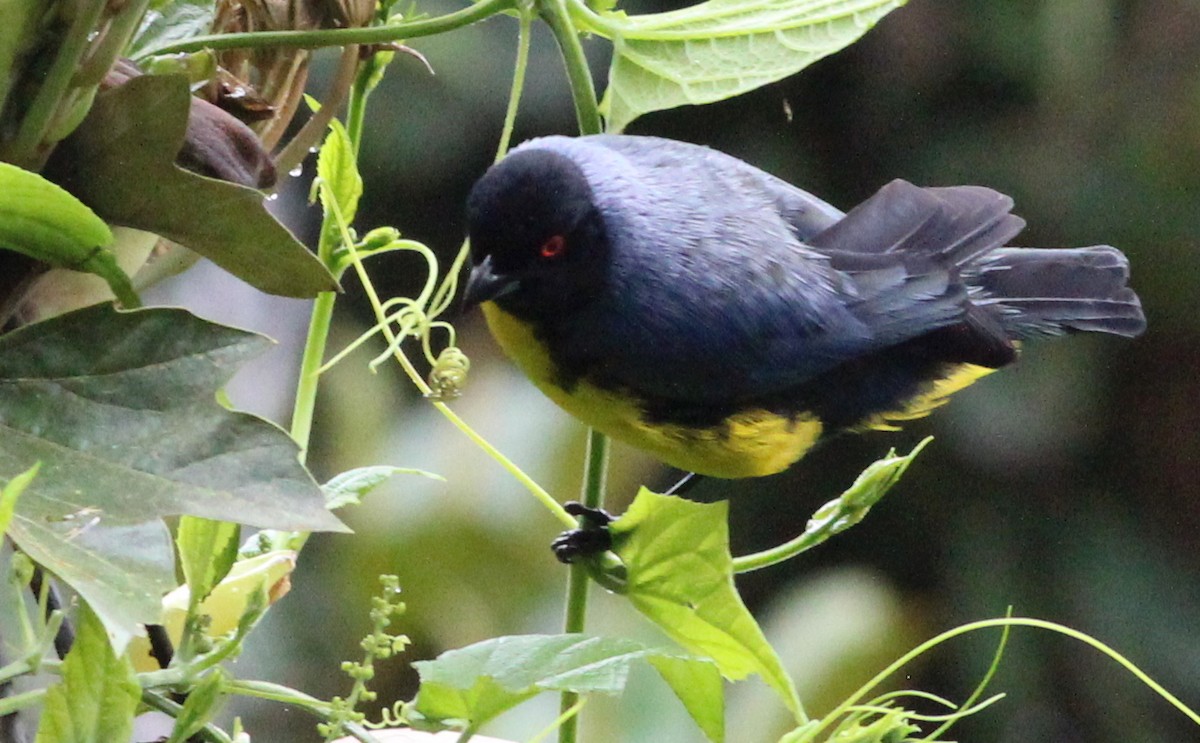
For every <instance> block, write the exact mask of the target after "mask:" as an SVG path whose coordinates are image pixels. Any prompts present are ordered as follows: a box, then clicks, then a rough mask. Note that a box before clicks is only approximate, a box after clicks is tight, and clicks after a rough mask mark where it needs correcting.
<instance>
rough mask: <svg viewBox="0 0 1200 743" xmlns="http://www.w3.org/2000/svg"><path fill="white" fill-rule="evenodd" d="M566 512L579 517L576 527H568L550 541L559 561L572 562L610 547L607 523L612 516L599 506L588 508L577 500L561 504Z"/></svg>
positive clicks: (611, 519) (610, 541)
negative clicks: (577, 526)
mask: <svg viewBox="0 0 1200 743" xmlns="http://www.w3.org/2000/svg"><path fill="white" fill-rule="evenodd" d="M563 508H565V509H566V511H567V513H569V514H571V515H572V516H575V517H577V518H579V519H581V521H580V523H579V528H578V529H568V530H567V531H564V532H563V533H562V534H559V535H558V537H557V538H555V540H554V541H553V542H551V543H550V549H551V550H553V551H554V556H555V557H557V558H558V561H559V562H562V563H568V564H569V563H572V562H575V561H576V560H577V559H579V558H580V557H586V556H588V555H595V554H599V553H601V552H604V551H605V550H607V549H608V548H610V547H612V536H611V535H610V534H609V533H608V525H609V524H611V523H612V521H613V516H612V514H610V513H609V512H608V511H605V510H603V509H601V508H588V507H587V506H585V505H583V504H582V503H579V502H577V501H568V502H566V503H564V504H563Z"/></svg>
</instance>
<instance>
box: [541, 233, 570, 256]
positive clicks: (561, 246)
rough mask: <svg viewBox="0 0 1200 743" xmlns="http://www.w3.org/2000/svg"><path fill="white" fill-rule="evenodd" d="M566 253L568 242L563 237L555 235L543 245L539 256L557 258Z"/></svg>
mask: <svg viewBox="0 0 1200 743" xmlns="http://www.w3.org/2000/svg"><path fill="white" fill-rule="evenodd" d="M565 252H567V241H566V239H565V238H563V236H562V235H555V236H554V237H552V238H550V239H549V240H547V241H546V242H544V243H542V247H541V248H539V249H538V254H539V255H540V256H542V257H543V258H557V257H559V256H560V255H562V254H563V253H565Z"/></svg>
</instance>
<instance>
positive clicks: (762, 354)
mask: <svg viewBox="0 0 1200 743" xmlns="http://www.w3.org/2000/svg"><path fill="white" fill-rule="evenodd" d="M694 165H695V164H694V163H693V168H692V169H691V171H690V172H695V170H696V169H695V168H694ZM746 167H749V166H746ZM719 175H720V176H728V171H727V170H725V169H724V166H722V167H721V169H720V172H719ZM714 177H717V176H714ZM710 186H711V182H710ZM675 187H676V188H678V189H681V193H682V192H685V191H686V190H687V188H689V186H688V184H687V183H685V182H682V181H680V182H676V184H675ZM725 194H726V196H727V198H723V199H721V200H720V201H719V203H712V204H710V210H711V213H709V214H707V215H706V219H707V221H705V222H703V223H701V222H698V221H697V220H696V218H695V216H694V215H693V216H692V217H691V219H692V221H691V222H689V223H688V225H687V227H686V229H683V228H681V227H682V224H683V223H682V222H681V221H676V220H671V219H665V220H664V219H663V218H662V211H657V212H656V213H657V214H658V219H657V222H656V223H660V224H659V226H663V227H664V228H665V229H667V230H675V231H676V232H677V233H684V234H689V235H696V234H698V235H700V237H699V238H698V239H694V240H692V241H690V242H688V243H684V242H682V241H681V240H680V239H679V235H678V234H676V235H675V236H674V237H673V239H672V238H671V236H668V235H666V234H661V235H654V234H646V233H645V231H644V230H643V232H642V233H641V234H640V235H639V237H640V238H642V239H644V240H648V242H645V243H644V244H643V246H642V247H641V249H639V250H638V251H637V253H638V260H637V261H636V263H635V264H634V265H635V267H636V270H629V271H626V272H625V273H624V274H623V275H621V276H620V277H619V279H620V280H619V281H618V291H616V292H614V295H613V297H612V298H611V299H610V300H609V303H608V304H606V305H605V306H600V307H597V308H596V310H595V312H594V313H593V316H592V318H591V319H589V320H588V321H587V322H584V323H581V324H580V325H579V327H581V328H588V330H587V331H585V332H587V333H588V334H589V335H590V337H588V338H582V337H581V338H579V339H577V343H576V344H575V345H576V347H578V348H586V349H589V351H591V352H592V353H593V354H594V355H592V358H591V359H590V364H589V366H590V367H591V369H592V370H593V372H594V373H595V376H596V377H597V378H598V379H599V380H600V381H601V382H606V383H609V384H612V385H616V386H623V387H626V388H629V389H631V390H633V391H634V392H637V393H640V394H642V395H644V396H646V397H650V398H654V399H659V400H666V401H671V400H678V401H681V402H686V403H694V404H709V405H720V404H728V403H736V402H737V401H739V400H747V399H755V398H763V397H769V396H771V395H773V394H777V393H782V392H786V391H787V390H788V389H792V388H795V387H797V386H798V385H800V384H803V383H804V382H806V381H808V380H811V379H813V378H815V377H816V376H818V375H821V374H824V373H826V372H829V371H831V370H834V369H836V368H837V367H838V366H839V365H841V364H844V363H846V362H849V361H852V360H855V359H861V358H864V357H867V356H870V355H871V354H874V353H877V352H880V351H883V350H884V349H887V348H889V347H891V346H894V345H897V344H899V343H903V342H905V341H908V340H910V339H913V338H916V337H918V336H921V335H924V334H926V333H929V332H931V331H934V330H938V329H940V328H946V327H949V326H953V325H958V324H960V323H964V322H966V323H967V325H968V326H969V327H970V332H971V333H976V332H978V333H980V334H983V335H986V336H988V338H989V339H992V340H995V342H997V343H1001V344H1003V343H1006V340H1005V339H1004V338H1003V335H1002V334H1001V335H1000V336H999V338H996V339H993V338H992V335H993V333H994V331H995V328H986V327H985V328H979V329H976V328H974V327H973V326H971V321H970V317H969V313H970V311H971V306H970V304H969V302H968V299H967V289H966V286H965V285H964V283H963V282H962V281H961V279H960V277H959V275H958V267H959V265H960V264H961V263H963V262H965V261H968V260H970V259H971V257H973V256H977V255H980V254H981V253H984V252H987V251H988V250H991V249H993V248H995V247H996V246H997V245H999V244H1001V243H1002V242H1003V241H1004V240H1007V239H1008V238H1009V237H1011V236H1012V234H1015V232H1016V231H1018V230H1019V229H1020V227H1021V225H1022V224H1023V223H1022V222H1021V221H1020V220H1019V219H1018V218H1016V217H1012V216H1011V215H1009V214H1008V208H1009V207H1010V202H1008V201H1007V200H1006V199H1005V197H1000V196H999V194H996V193H995V192H993V191H989V190H987V189H980V188H974V187H964V188H952V189H921V188H917V187H915V186H912V185H910V184H907V183H904V182H902V181H898V182H894V183H892V184H889V186H887V187H885V188H884V189H882V190H881V191H880V192H879V193H877V194H876V195H875V196H873V197H872V198H871V199H869V200H868V201H866V202H864V203H863V204H862V205H860V206H859V207H857V208H856V209H854V210H852V211H851V212H850V213H848V214H847V215H846V216H845V218H844V219H842V220H840V221H838V222H837V223H836V224H834V225H833V226H831V227H830V228H828V229H827V230H824V231H822V232H820V233H818V234H816V235H814V236H813V237H812V238H811V239H810V240H809V241H808V245H803V244H800V243H798V242H797V241H795V240H794V239H792V238H793V235H792V234H788V233H789V232H792V230H793V228H792V226H791V224H790V222H789V221H788V220H787V219H786V218H785V216H784V215H782V214H780V213H779V212H778V211H774V210H771V211H769V212H768V211H764V209H763V203H762V202H763V201H770V200H772V199H773V194H772V193H771V192H769V191H768V192H763V191H759V192H757V193H755V194H754V195H753V196H754V197H753V198H750V197H747V196H746V193H745V191H744V190H736V189H735V190H732V191H726V192H725ZM997 197H999V198H997ZM756 199H757V201H756ZM681 200H682V199H676V201H681ZM664 208H666V207H664ZM678 217H679V219H680V220H683V219H686V218H687V217H686V216H685V215H678ZM635 239H636V238H634V237H629V236H626V240H629V241H633V240H635Z"/></svg>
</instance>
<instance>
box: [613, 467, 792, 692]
mask: <svg viewBox="0 0 1200 743" xmlns="http://www.w3.org/2000/svg"><path fill="white" fill-rule="evenodd" d="M727 513H728V504H727V503H724V502H721V503H693V502H691V501H686V500H683V499H682V498H673V497H670V496H666V495H659V494H657V493H653V492H651V491H649V490H647V489H645V488H642V490H641V492H639V493H638V495H637V497H636V498H635V499H634V501H633V503H632V504H631V505H630V507H629V509H628V510H627V511H626V512H625V513H624V514H623V515H622V516H621V518H619V519H617V520H616V521H615V522H613V524H612V526H611V527H610V531H611V533H612V539H613V551H614V552H615V553H616V554H617V556H618V557H620V558H621V561H622V562H623V563H624V564H625V569H626V590H625V593H626V595H627V596H628V598H629V600H630V601H631V602H632V603H633V605H634V607H636V608H637V610H638V611H640V612H641V613H642V614H644V615H645V616H646V617H647V618H649V619H650V620H651V621H652V622H654V623H655V624H657V625H658V626H659V627H660V628H661V629H662V630H663V631H664V632H666V633H667V634H668V635H670V636H671V638H673V639H674V640H675V641H676V642H678V643H679V644H680V645H681V646H683V647H684V648H686V649H687V650H688V651H689V652H691V653H694V654H696V655H698V656H700V657H703V658H711V659H712V660H713V661H714V662H715V663H716V664H717V667H718V668H720V669H721V673H722V674H724V676H725V677H726V678H729V679H732V680H738V679H742V678H745V677H746V676H748V675H749V674H751V673H757V674H759V675H761V676H762V678H763V680H764V681H766V682H767V684H768V685H770V686H771V688H773V689H774V690H775V691H776V692H778V694H779V696H780V697H781V698H782V699H783V701H784V703H785V704H787V705H788V707H789V708H790V709H791V710H792V711H793V712H798V711H799V710H800V701H799V698H798V697H797V695H796V689H795V686H794V685H793V683H792V680H791V678H790V677H789V676H788V675H787V672H786V671H784V669H783V664H782V663H780V661H779V658H778V657H777V656H776V655H775V651H774V650H773V649H772V648H771V646H770V644H769V643H768V642H767V640H766V638H765V637H764V636H763V633H762V630H761V629H759V626H758V623H757V622H755V621H754V617H753V616H752V615H751V614H750V611H749V610H748V609H746V606H745V604H743V603H742V600H741V597H740V596H739V595H738V592H737V588H735V587H734V584H733V558H732V557H731V556H730V554H729V528H728V525H727V523H726V516H727Z"/></svg>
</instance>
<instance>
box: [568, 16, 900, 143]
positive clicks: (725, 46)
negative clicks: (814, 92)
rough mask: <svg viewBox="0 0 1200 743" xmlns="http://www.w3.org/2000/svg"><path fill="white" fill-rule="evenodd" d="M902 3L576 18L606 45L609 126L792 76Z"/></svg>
mask: <svg viewBox="0 0 1200 743" xmlns="http://www.w3.org/2000/svg"><path fill="white" fill-rule="evenodd" d="M904 1H905V0H708V2H704V3H700V4H698V5H694V6H691V7H688V8H684V9H682V10H676V11H671V12H667V13H654V14H648V15H637V16H627V15H625V14H623V13H608V14H604V15H601V16H599V17H597V18H596V19H595V20H593V21H592V22H590V23H589V22H588V21H587V19H586V18H585V19H583V23H584V24H585V25H586V26H587V27H588V29H589V30H591V31H595V32H596V33H598V34H601V35H603V36H607V37H609V38H611V39H612V41H613V45H614V49H613V61H612V67H611V68H610V70H609V76H608V90H607V91H606V92H605V94H604V101H603V102H602V104H601V110H602V112H603V113H604V115H605V118H606V119H607V120H608V130H609V131H610V132H619V131H621V130H622V129H624V128H625V127H626V126H627V125H628V124H629V123H630V122H631V121H633V120H634V119H636V118H637V117H639V116H641V115H642V114H645V113H649V112H651V111H661V110H663V109H667V108H675V107H676V106H683V105H689V104H690V105H697V104H702V103H711V102H713V101H719V100H724V99H726V98H732V97H733V96H736V95H740V94H742V93H745V92H747V91H750V90H754V89H755V88H758V87H761V86H763V85H766V84H767V83H771V82H774V81H776V80H781V79H783V78H785V77H787V76H789V75H793V74H795V73H797V72H799V71H800V70H802V69H804V68H805V67H807V66H808V65H810V64H812V63H813V62H816V61H817V60H818V59H821V58H822V57H825V56H827V55H829V54H832V53H834V52H836V51H839V50H841V49H843V48H844V47H846V46H849V45H850V44H851V43H852V42H853V41H855V40H856V39H858V38H859V37H860V36H862V35H863V34H864V33H866V32H867V31H868V30H869V29H870V28H871V27H872V26H874V25H875V23H876V22H877V21H878V20H879V19H880V18H882V17H883V16H884V15H886V14H887V13H888V12H890V11H891V10H893V9H895V8H898V7H899V6H901V5H903V4H904Z"/></svg>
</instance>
